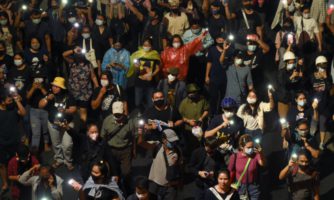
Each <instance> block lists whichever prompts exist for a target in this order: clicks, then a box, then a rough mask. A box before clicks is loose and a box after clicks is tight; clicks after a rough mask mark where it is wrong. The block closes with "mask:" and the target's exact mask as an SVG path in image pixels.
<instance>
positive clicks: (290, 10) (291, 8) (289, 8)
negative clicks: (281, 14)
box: [288, 4, 295, 13]
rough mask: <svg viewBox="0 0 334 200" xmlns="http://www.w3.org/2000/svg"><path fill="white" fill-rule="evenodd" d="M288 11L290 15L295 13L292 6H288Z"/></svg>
mask: <svg viewBox="0 0 334 200" xmlns="http://www.w3.org/2000/svg"><path fill="white" fill-rule="evenodd" d="M288 11H289V12H290V13H292V12H294V11H295V6H294V5H293V4H290V5H289V7H288Z"/></svg>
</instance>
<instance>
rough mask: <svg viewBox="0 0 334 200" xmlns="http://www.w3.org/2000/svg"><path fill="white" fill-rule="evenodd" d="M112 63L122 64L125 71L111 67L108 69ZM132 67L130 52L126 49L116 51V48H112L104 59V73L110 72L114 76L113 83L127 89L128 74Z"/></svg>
mask: <svg viewBox="0 0 334 200" xmlns="http://www.w3.org/2000/svg"><path fill="white" fill-rule="evenodd" d="M110 63H119V64H122V65H123V66H124V67H125V69H120V68H118V67H111V68H108V69H107V65H108V64H110ZM129 67H130V52H129V51H127V50H126V49H122V50H120V51H116V50H115V49H114V48H110V49H109V50H108V51H107V52H106V53H105V54H104V57H103V61H102V71H105V70H110V71H111V73H112V75H113V83H114V84H117V85H120V86H121V87H122V88H125V87H126V73H127V71H128V70H129Z"/></svg>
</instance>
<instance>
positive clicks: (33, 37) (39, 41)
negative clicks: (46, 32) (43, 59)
mask: <svg viewBox="0 0 334 200" xmlns="http://www.w3.org/2000/svg"><path fill="white" fill-rule="evenodd" d="M33 39H35V40H37V41H38V43H39V44H40V47H39V49H41V48H42V41H41V40H40V39H39V38H37V37H35V36H32V37H31V38H30V39H29V48H31V41H32V40H33Z"/></svg>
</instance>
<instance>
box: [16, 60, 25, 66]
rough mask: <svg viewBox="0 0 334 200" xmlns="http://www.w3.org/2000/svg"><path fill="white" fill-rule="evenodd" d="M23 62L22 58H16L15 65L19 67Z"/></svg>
mask: <svg viewBox="0 0 334 200" xmlns="http://www.w3.org/2000/svg"><path fill="white" fill-rule="evenodd" d="M22 63H23V61H22V60H14V65H15V66H17V67H18V66H21V65H22Z"/></svg>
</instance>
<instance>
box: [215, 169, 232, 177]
mask: <svg viewBox="0 0 334 200" xmlns="http://www.w3.org/2000/svg"><path fill="white" fill-rule="evenodd" d="M220 174H226V176H227V178H228V179H230V178H231V172H230V170H228V169H221V170H219V171H218V172H217V179H218V177H219V175H220Z"/></svg>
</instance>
